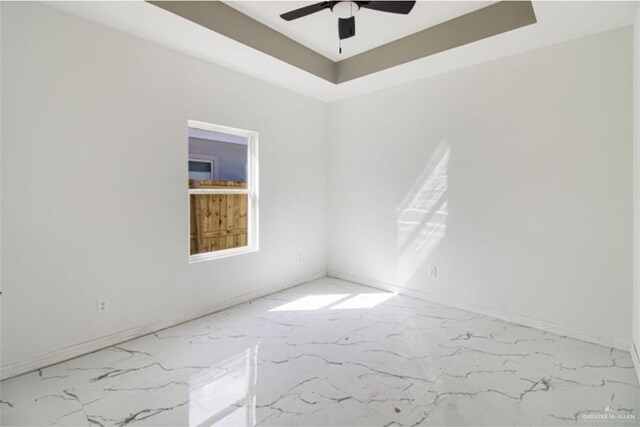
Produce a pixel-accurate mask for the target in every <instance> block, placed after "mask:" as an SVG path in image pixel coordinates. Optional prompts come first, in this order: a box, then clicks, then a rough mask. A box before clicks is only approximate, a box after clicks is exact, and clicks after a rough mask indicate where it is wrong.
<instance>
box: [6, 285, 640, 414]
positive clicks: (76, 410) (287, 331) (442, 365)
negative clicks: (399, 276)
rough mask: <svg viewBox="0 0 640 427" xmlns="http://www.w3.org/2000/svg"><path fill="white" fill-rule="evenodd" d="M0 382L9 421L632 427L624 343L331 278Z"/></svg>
mask: <svg viewBox="0 0 640 427" xmlns="http://www.w3.org/2000/svg"><path fill="white" fill-rule="evenodd" d="M0 393H1V394H0V396H1V397H0V398H1V401H0V411H1V419H0V421H1V424H2V425H7V426H9V425H65V426H71V425H94V426H107V425H117V426H124V425H129V424H131V425H154V426H165V425H180V426H182V425H193V426H196V425H198V426H199V425H206V426H210V425H215V426H244V425H260V426H397V425H407V426H410V425H565V424H582V425H601V424H605V423H606V424H607V425H640V409H639V408H640V387H639V385H638V381H637V378H636V376H635V373H634V369H633V365H632V361H631V358H630V356H629V353H627V352H624V351H620V350H616V349H612V348H607V347H602V346H598V345H594V344H590V343H587V342H583V341H578V340H575V339H571V338H566V337H561V336H558V335H554V334H551V333H548V332H545V331H541V330H538V329H532V328H528V327H524V326H520V325H516V324H512V323H507V322H504V321H500V320H496V319H493V318H489V317H485V316H481V315H478V314H474V313H469V312H466V311H462V310H458V309H454V308H450V307H445V306H441V305H437V304H432V303H429V302H425V301H421V300H417V299H413V298H407V297H404V296H400V295H394V294H391V293H385V292H382V291H378V290H375V289H372V288H368V287H364V286H360V285H356V284H353V283H349V282H343V281H339V280H336V279H331V278H323V279H320V280H316V281H313V282H310V283H307V284H304V285H301V286H297V287H295V288H291V289H288V290H285V291H283V292H279V293H277V294H273V295H270V296H267V297H264V298H260V299H257V300H254V301H251V302H249V303H245V304H241V305H238V306H236V307H232V308H230V309H227V310H224V311H221V312H218V313H214V314H211V315H209V316H206V317H203V318H200V319H197V320H194V321H191V322H188V323H185V324H182V325H178V326H175V327H172V328H169V329H166V330H163V331H160V332H157V333H155V334H151V335H147V336H144V337H141V338H138V339H135V340H132V341H128V342H126V343H123V344H120V345H116V346H113V347H109V348H106V349H104V350H100V351H97V352H94V353H91V354H88V355H85V356H82V357H78V358H76V359H73V360H70V361H67V362H64V363H60V364H57V365H54V366H51V367H47V368H44V369H41V370H38V371H35V372H31V373H28V374H25V375H21V376H19V377H15V378H11V379H8V380H5V381H3V382H2V383H1V384H0ZM634 417H635V419H634ZM604 418H607V419H606V420H603V419H604Z"/></svg>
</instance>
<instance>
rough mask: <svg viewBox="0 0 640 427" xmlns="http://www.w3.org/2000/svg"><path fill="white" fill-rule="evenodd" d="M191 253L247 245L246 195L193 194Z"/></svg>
mask: <svg viewBox="0 0 640 427" xmlns="http://www.w3.org/2000/svg"><path fill="white" fill-rule="evenodd" d="M190 198H191V201H190V203H191V209H190V210H191V219H190V222H191V249H190V250H191V255H194V254H202V253H207V252H213V251H219V250H221V249H230V248H239V247H242V246H247V245H248V235H247V217H248V210H249V196H248V195H247V194H192V195H191V196H190Z"/></svg>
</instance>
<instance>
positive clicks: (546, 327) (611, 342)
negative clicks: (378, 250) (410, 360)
mask: <svg viewBox="0 0 640 427" xmlns="http://www.w3.org/2000/svg"><path fill="white" fill-rule="evenodd" d="M328 275H329V276H330V277H334V278H336V279H341V280H347V281H349V282H354V283H358V284H360V285H365V286H369V287H372V288H376V289H382V290H385V291H391V292H395V293H398V294H401V295H406V296H410V297H414V298H419V299H423V300H427V301H432V302H435V303H438V304H441V305H446V306H449V307H455V308H459V309H461V310H465V311H470V312H473V313H478V314H482V315H484V316H489V317H494V318H496V319H500V320H504V321H507V322H511V323H517V324H520V325H524V326H528V327H530V328H535V329H542V330H543V331H548V332H552V333H554V334H557V335H562V336H566V337H570V338H575V339H578V340H581V341H587V342H591V343H594V344H599V345H603V346H606V347H614V348H617V349H619V350H623V351H628V350H629V341H624V340H620V339H617V338H612V337H609V336H604V335H600V334H596V333H593V332H590V331H586V330H582V329H577V328H572V327H569V326H563V325H558V324H557V323H553V322H548V321H546V320H541V319H536V318H533V317H528V316H522V315H519V314H515V313H510V312H507V311H502V310H496V309H492V308H487V307H482V306H478V305H475V304H471V303H465V302H462V301H458V300H453V299H451V298H447V297H444V296H442V295H436V294H432V293H427V292H422V291H416V290H413V289H405V288H401V287H398V286H395V285H392V284H389V283H384V282H380V281H377V280H371V279H366V278H363V277H357V276H353V275H351V274H346V273H341V272H339V271H332V270H329V272H328Z"/></svg>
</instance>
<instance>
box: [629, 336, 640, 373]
mask: <svg viewBox="0 0 640 427" xmlns="http://www.w3.org/2000/svg"><path fill="white" fill-rule="evenodd" d="M629 353H631V360H633V367H634V368H636V376H637V377H638V382H639V383H640V355H639V354H638V347H636V346H635V344H634V343H631V345H630V346H629Z"/></svg>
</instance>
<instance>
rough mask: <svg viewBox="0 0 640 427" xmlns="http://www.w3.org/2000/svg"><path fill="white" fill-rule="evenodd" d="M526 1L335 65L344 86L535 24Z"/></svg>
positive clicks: (476, 13)
mask: <svg viewBox="0 0 640 427" xmlns="http://www.w3.org/2000/svg"><path fill="white" fill-rule="evenodd" d="M536 22H537V21H536V14H535V12H534V10H533V5H532V4H531V2H530V1H501V2H499V3H495V4H492V5H489V6H486V7H483V8H482V9H478V10H476V11H473V12H470V13H467V14H466V15H462V16H460V17H458V18H454V19H451V20H449V21H446V22H443V23H442V24H438V25H435V26H433V27H429V28H427V29H425V30H422V31H419V32H417V33H414V34H411V35H409V36H407V37H403V38H401V39H399V40H395V41H392V42H389V43H387V44H384V45H382V46H379V47H376V48H374V49H371V50H368V51H366V52H362V53H360V54H358V55H355V56H352V57H350V58H348V59H345V60H342V61H340V62H338V63H337V65H338V78H337V81H336V83H344V82H347V81H349V80H353V79H357V78H358V77H363V76H366V75H368V74H372V73H375V72H378V71H382V70H386V69H387V68H391V67H395V66H398V65H402V64H405V63H407V62H411V61H415V60H417V59H420V58H424V57H427V56H430V55H434V54H436V53H440V52H444V51H445V50H449V49H453V48H456V47H459V46H463V45H465V44H468V43H473V42H475V41H478V40H482V39H485V38H487V37H491V36H495V35H498V34H502V33H506V32H507V31H511V30H515V29H517V28H521V27H525V26H527V25H531V24H535V23H536Z"/></svg>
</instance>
